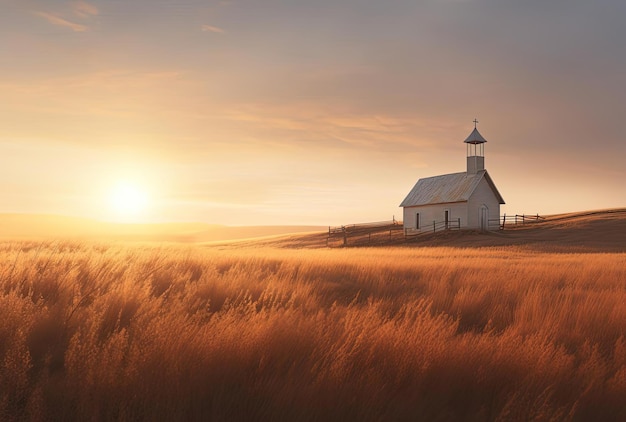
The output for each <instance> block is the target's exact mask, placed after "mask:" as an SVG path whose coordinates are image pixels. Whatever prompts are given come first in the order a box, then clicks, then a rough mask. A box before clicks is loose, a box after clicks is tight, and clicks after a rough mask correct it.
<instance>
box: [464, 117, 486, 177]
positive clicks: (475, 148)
mask: <svg viewBox="0 0 626 422" xmlns="http://www.w3.org/2000/svg"><path fill="white" fill-rule="evenodd" d="M477 124H478V120H476V119H474V130H473V131H472V133H470V135H469V136H468V137H467V139H466V140H465V141H463V142H465V143H466V144H467V174H468V175H469V174H476V173H478V172H479V171H481V170H484V169H485V142H487V140H486V139H485V138H483V136H482V135H481V134H480V132H479V131H478V129H477V128H476V125H477Z"/></svg>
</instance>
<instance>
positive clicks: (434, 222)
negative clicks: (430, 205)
mask: <svg viewBox="0 0 626 422" xmlns="http://www.w3.org/2000/svg"><path fill="white" fill-rule="evenodd" d="M435 224H437V222H436V221H435V220H433V233H435V232H436V231H437V227H436V226H435Z"/></svg>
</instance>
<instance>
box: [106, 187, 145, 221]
mask: <svg viewBox="0 0 626 422" xmlns="http://www.w3.org/2000/svg"><path fill="white" fill-rule="evenodd" d="M148 202H149V198H148V192H147V190H146V189H145V188H143V187H142V186H140V185H138V184H137V183H133V182H130V181H121V182H118V183H117V184H116V185H115V186H113V188H112V189H111V191H110V194H109V205H110V208H111V210H112V211H113V213H114V214H115V216H116V217H117V218H118V219H121V220H131V219H137V218H138V217H140V216H141V215H142V214H143V213H144V212H145V211H146V209H147V207H148Z"/></svg>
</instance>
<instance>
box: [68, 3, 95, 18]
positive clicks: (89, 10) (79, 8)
mask: <svg viewBox="0 0 626 422" xmlns="http://www.w3.org/2000/svg"><path fill="white" fill-rule="evenodd" d="M72 12H73V13H74V15H76V16H79V17H81V18H89V17H90V16H96V15H98V14H99V13H100V11H99V10H98V8H97V7H96V6H95V5H93V4H90V3H87V2H86V1H83V0H79V1H76V2H74V3H73V4H72Z"/></svg>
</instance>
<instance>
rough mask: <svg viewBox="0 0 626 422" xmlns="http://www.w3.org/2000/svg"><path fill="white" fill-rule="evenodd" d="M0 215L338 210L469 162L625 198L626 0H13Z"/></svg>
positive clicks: (574, 197)
mask: <svg viewBox="0 0 626 422" xmlns="http://www.w3.org/2000/svg"><path fill="white" fill-rule="evenodd" d="M0 7H1V8H2V13H1V14H0V92H1V95H2V101H1V102H0V178H1V180H2V188H1V189H0V194H1V195H2V198H3V200H2V205H1V207H0V212H14V213H54V214H67V215H77V216H83V217H88V218H99V219H111V218H112V215H111V212H110V211H109V205H110V204H109V203H108V202H107V201H108V199H107V198H108V196H107V195H108V193H107V192H109V190H110V189H111V186H112V185H115V184H116V183H118V181H119V180H130V181H132V182H133V183H135V184H138V185H140V186H142V189H143V191H144V192H145V193H146V195H147V196H149V199H150V206H148V207H146V208H145V210H144V212H143V214H142V217H141V218H142V219H144V220H146V221H164V220H179V221H180V220H185V221H206V222H212V223H220V224H243V225H259V224H341V223H349V222H357V221H371V220H380V219H391V216H392V214H395V215H396V216H398V215H399V214H400V210H399V209H398V208H397V205H398V204H399V203H400V201H401V200H402V198H403V197H404V196H405V195H406V193H407V192H408V190H409V189H410V188H411V186H412V185H413V184H414V183H415V181H416V180H417V179H418V178H420V177H427V176H433V175H437V174H442V173H448V172H456V171H463V170H464V169H465V157H464V155H465V149H464V146H463V144H462V141H463V140H464V139H465V137H466V136H467V135H468V134H469V132H470V131H471V129H472V123H471V121H472V119H474V118H475V117H477V118H478V119H479V120H480V121H481V123H480V124H479V129H480V130H481V132H482V134H483V135H484V136H485V138H486V139H487V140H488V141H489V142H488V144H487V145H486V167H487V169H488V170H489V172H490V174H491V175H492V177H493V179H494V181H495V182H496V184H497V186H498V189H499V190H500V192H501V193H502V195H503V196H504V199H505V200H506V201H507V205H506V206H505V207H504V208H503V211H505V212H508V213H515V212H519V213H522V212H526V213H535V212H539V213H542V214H548V213H556V212H564V211H574V210H585V209H594V208H603V207H619V206H624V204H625V203H626V193H625V192H626V191H625V190H624V189H623V183H624V176H625V171H624V168H625V167H624V162H623V157H624V156H626V142H625V140H624V135H623V133H624V132H623V122H622V119H623V117H622V116H624V115H626V94H625V92H626V91H625V90H624V87H625V86H626V79H625V78H626V76H625V75H626V46H625V45H624V43H623V40H624V39H625V38H626V27H624V25H623V19H624V16H626V3H624V2H623V1H618V0H600V1H595V2H584V1H582V0H574V1H565V0H558V1H550V2H538V1H532V2H513V1H510V0H506V1H501V0H465V1H462V0H457V1H455V0H439V1H435V0H425V1H417V2H415V1H405V0H392V1H388V2H374V1H369V0H367V1H364V0H359V1H356V0H339V1H328V0H322V1H317V2H310V1H278V0H277V1H264V2H260V1H250V0H241V1H236V0H235V1H198V0H186V1H166V0H157V1H154V0H151V1H148V0H137V1H133V2H124V1H90V2H86V1H61V0H45V1H44V0H28V1H22V0H20V1H17V0H0Z"/></svg>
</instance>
